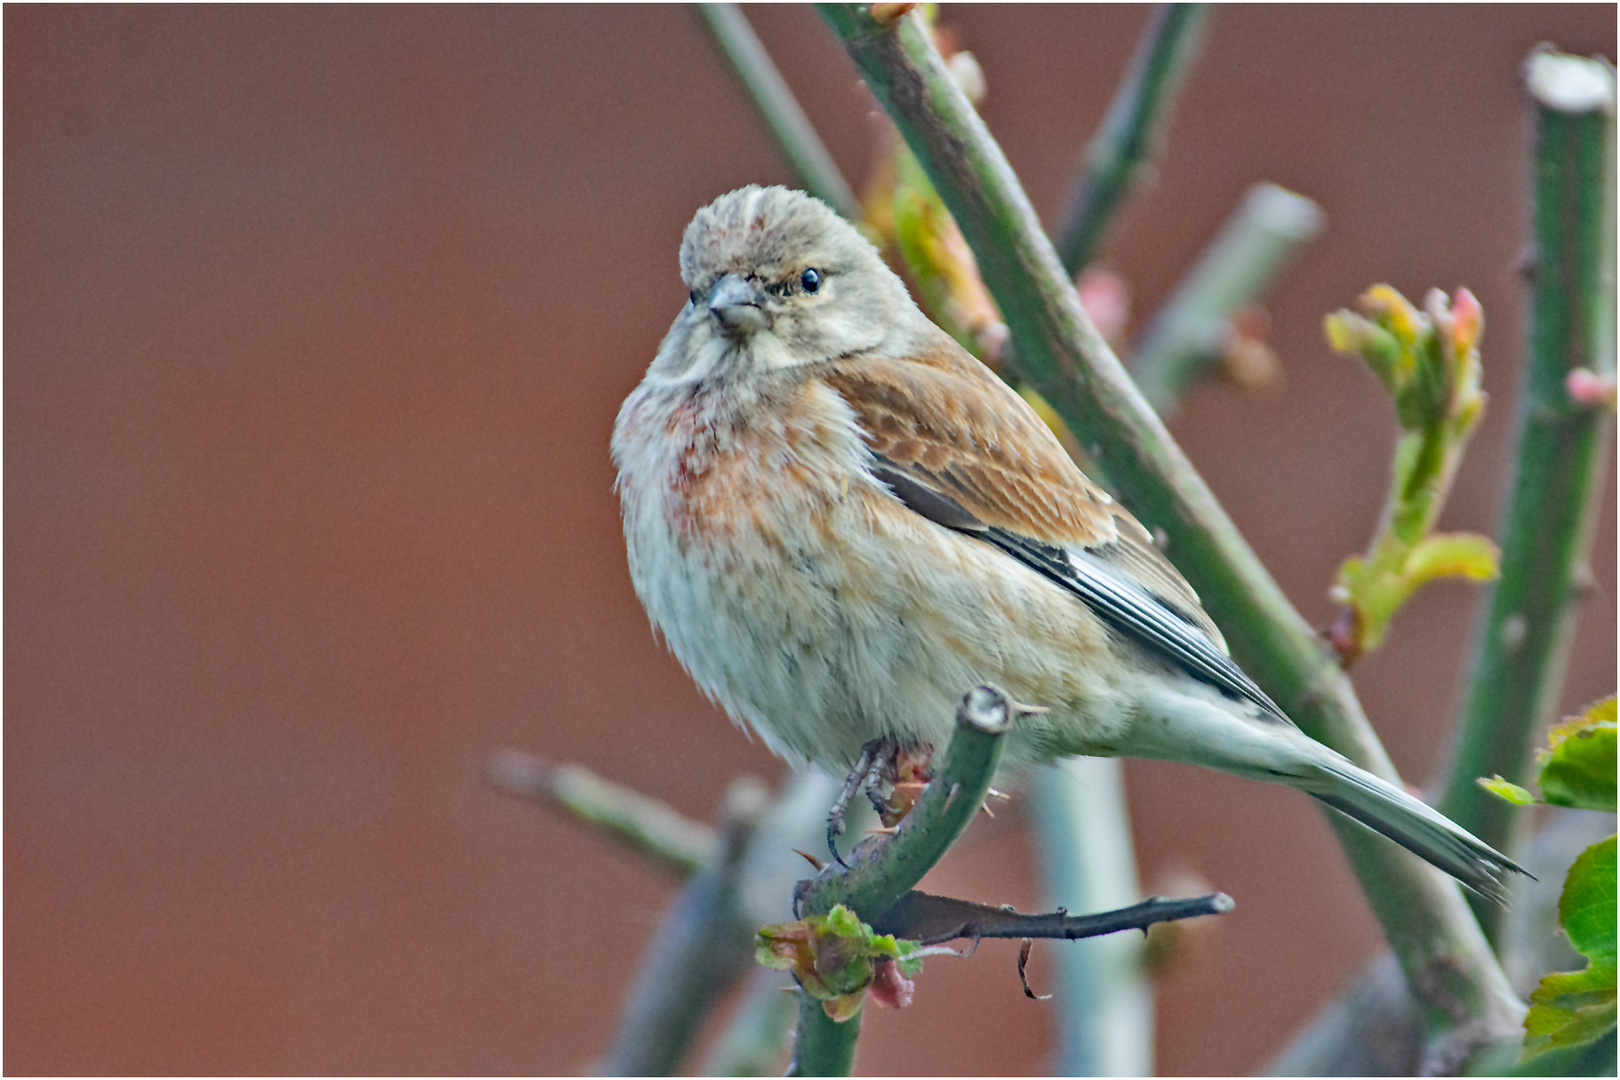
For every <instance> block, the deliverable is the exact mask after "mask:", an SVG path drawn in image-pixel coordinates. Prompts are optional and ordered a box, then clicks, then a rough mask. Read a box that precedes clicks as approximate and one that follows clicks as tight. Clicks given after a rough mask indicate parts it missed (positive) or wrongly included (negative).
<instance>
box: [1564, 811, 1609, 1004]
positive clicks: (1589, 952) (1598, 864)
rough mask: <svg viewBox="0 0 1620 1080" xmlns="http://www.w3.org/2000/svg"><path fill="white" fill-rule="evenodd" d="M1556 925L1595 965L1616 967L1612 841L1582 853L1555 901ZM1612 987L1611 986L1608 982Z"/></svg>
mask: <svg viewBox="0 0 1620 1080" xmlns="http://www.w3.org/2000/svg"><path fill="white" fill-rule="evenodd" d="M1558 923H1559V925H1560V926H1562V927H1563V928H1564V933H1566V934H1568V935H1569V940H1570V944H1572V945H1574V946H1575V948H1576V949H1577V950H1578V951H1579V952H1580V954H1581V955H1582V956H1584V957H1586V958H1587V959H1588V960H1591V961H1593V962H1594V963H1607V964H1609V966H1610V967H1611V968H1612V967H1613V966H1614V964H1615V959H1616V957H1615V941H1614V939H1615V838H1614V837H1612V836H1611V837H1609V838H1608V839H1607V840H1602V841H1599V842H1598V843H1596V844H1593V845H1592V846H1591V847H1589V848H1587V849H1586V850H1585V851H1583V852H1581V854H1580V857H1579V858H1577V859H1576V860H1575V863H1574V865H1572V866H1571V867H1570V868H1569V876H1568V877H1567V878H1565V879H1564V892H1563V895H1562V896H1560V897H1559V898H1558ZM1611 985H1612V983H1611Z"/></svg>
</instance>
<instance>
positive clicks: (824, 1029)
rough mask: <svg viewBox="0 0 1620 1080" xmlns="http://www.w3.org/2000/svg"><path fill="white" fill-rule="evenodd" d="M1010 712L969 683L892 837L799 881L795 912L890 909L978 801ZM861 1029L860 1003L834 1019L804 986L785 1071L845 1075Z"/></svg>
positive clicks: (1001, 700)
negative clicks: (930, 773) (934, 765)
mask: <svg viewBox="0 0 1620 1080" xmlns="http://www.w3.org/2000/svg"><path fill="white" fill-rule="evenodd" d="M1016 714H1017V706H1015V705H1013V704H1012V703H1011V702H1010V701H1009V700H1008V699H1007V698H1006V696H1005V695H1003V694H1002V693H1001V692H1000V691H997V690H992V689H991V688H989V687H984V686H981V687H977V688H976V689H973V690H970V691H969V692H968V693H967V696H965V697H964V698H963V699H962V704H961V705H960V706H958V708H957V710H956V730H955V732H954V733H953V734H952V736H951V741H950V743H949V744H948V745H947V746H946V747H945V749H944V751H943V754H942V755H941V763H940V765H939V767H938V770H937V771H936V772H935V774H934V778H933V779H932V780H931V781H929V783H928V788H927V790H926V791H924V792H923V795H922V797H921V798H920V799H918V800H917V805H916V806H914V807H912V809H911V813H909V814H907V815H906V819H905V820H904V821H903V822H901V823H900V827H899V829H898V830H897V831H896V832H895V834H894V835H893V836H879V837H873V838H870V839H867V840H865V841H862V843H861V844H859V845H858V846H857V847H856V848H855V850H854V851H853V852H851V853H850V855H849V858H848V863H849V867H848V869H847V870H846V869H844V868H842V867H839V866H837V864H833V865H831V866H829V867H827V869H825V870H824V871H823V872H822V873H821V874H820V875H818V876H817V877H815V878H814V879H812V880H810V881H807V882H804V883H803V887H802V888H801V890H800V892H799V894H798V900H799V910H800V913H801V914H802V915H806V916H810V915H826V914H827V913H828V912H830V911H832V909H833V908H834V907H835V906H838V905H840V904H841V905H843V906H844V907H846V908H848V909H850V910H851V911H853V912H854V913H855V914H856V915H857V916H858V917H861V918H862V919H864V920H866V921H870V920H871V919H873V918H875V917H876V916H879V915H882V914H883V913H884V912H886V911H888V910H889V909H890V908H892V907H893V906H894V905H895V904H896V902H898V901H899V900H900V899H901V897H903V896H905V895H906V893H907V892H909V891H910V890H911V887H912V886H914V885H916V884H917V882H919V881H921V880H922V876H923V875H924V874H926V873H927V872H928V871H929V870H930V869H931V868H932V867H933V865H934V864H935V863H936V862H938V861H939V859H940V856H942V855H944V854H945V851H946V849H947V848H949V847H950V846H951V844H952V843H953V842H955V840H956V838H957V837H958V836H960V835H962V831H963V830H964V829H966V828H967V827H968V823H969V822H970V821H972V820H973V818H974V816H975V815H977V814H978V812H979V808H980V807H982V806H983V805H984V797H985V794H986V793H987V792H989V790H990V780H991V777H993V776H994V775H995V771H996V765H997V764H999V762H1000V761H1001V751H1002V744H1003V739H1002V736H1003V735H1005V734H1006V733H1007V731H1008V729H1009V728H1010V727H1011V726H1012V724H1013V722H1014V720H1015V718H1016ZM859 1035H860V1011H859V1009H857V1011H856V1012H855V1014H854V1015H853V1016H851V1017H850V1018H849V1019H847V1020H844V1021H841V1022H840V1021H834V1020H832V1019H831V1018H829V1017H828V1016H827V1013H826V1011H825V1010H824V1009H823V1008H822V1003H821V1002H820V1001H819V1000H817V999H816V998H814V997H812V996H811V995H810V994H808V993H802V994H801V995H800V1002H799V1028H798V1035H797V1038H796V1040H795V1042H794V1047H793V1064H792V1066H791V1067H790V1068H789V1070H788V1075H789V1076H842V1075H848V1073H849V1069H850V1067H851V1065H852V1064H853V1063H854V1060H855V1042H856V1039H857V1038H858V1037H859Z"/></svg>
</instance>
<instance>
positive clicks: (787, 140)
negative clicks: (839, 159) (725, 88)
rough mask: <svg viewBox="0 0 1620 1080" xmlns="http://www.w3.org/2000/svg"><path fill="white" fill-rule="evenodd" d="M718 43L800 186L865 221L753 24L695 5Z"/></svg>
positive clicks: (732, 10) (728, 11) (725, 8)
mask: <svg viewBox="0 0 1620 1080" xmlns="http://www.w3.org/2000/svg"><path fill="white" fill-rule="evenodd" d="M692 6H693V8H694V9H696V11H697V14H698V16H699V17H700V18H701V19H702V20H703V25H704V26H706V27H707V28H708V30H709V33H710V35H712V36H713V38H714V43H715V44H716V45H717V46H718V47H719V49H720V51H721V52H722V53H724V54H725V57H726V59H727V60H729V61H730V62H731V70H732V71H733V72H735V73H736V76H737V78H738V80H740V81H741V82H742V85H743V89H744V90H746V91H748V100H749V101H751V102H753V104H754V108H755V109H757V110H758V111H759V115H760V118H761V119H762V120H764V121H765V126H766V127H767V128H768V129H769V130H770V133H771V135H772V136H773V137H774V138H775V139H776V147H777V149H778V150H780V151H782V154H783V156H784V157H786V158H787V160H788V164H789V165H791V166H792V167H793V171H794V173H796V174H797V175H798V178H799V185H800V186H801V187H803V188H804V190H805V191H808V192H809V193H810V194H812V195H814V196H815V197H816V198H818V199H820V200H821V201H822V202H824V203H826V204H827V205H828V206H830V207H832V208H833V209H834V210H837V211H838V212H839V214H841V215H843V216H844V217H845V218H847V219H848V220H850V221H857V220H859V219H860V215H861V207H860V204H859V203H858V202H857V201H856V199H855V193H854V192H852V191H851V190H850V189H849V185H848V184H847V183H845V182H844V175H843V173H841V172H839V171H838V166H837V164H836V163H835V162H834V161H833V159H832V155H831V154H830V153H828V152H827V147H826V145H825V144H824V143H822V141H821V137H820V136H819V135H817V134H816V129H815V128H814V127H813V126H811V124H810V120H809V118H808V117H806V116H805V115H804V110H803V109H801V108H799V102H798V99H797V98H795V97H794V96H793V91H792V90H789V89H788V84H787V83H786V82H785V81H784V80H783V78H782V73H781V72H779V71H777V70H776V65H775V64H774V63H773V62H772V61H771V57H770V54H769V53H767V52H766V51H765V46H763V45H761V44H760V42H759V38H758V37H757V36H756V35H755V34H754V28H753V27H751V26H749V25H748V18H747V16H745V15H744V14H743V13H742V9H741V8H739V7H738V6H737V5H736V4H694V5H692Z"/></svg>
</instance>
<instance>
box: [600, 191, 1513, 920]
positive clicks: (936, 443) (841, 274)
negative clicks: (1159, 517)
mask: <svg viewBox="0 0 1620 1080" xmlns="http://www.w3.org/2000/svg"><path fill="white" fill-rule="evenodd" d="M680 264H681V277H682V278H683V279H684V280H685V282H686V286H687V288H688V289H690V290H691V294H690V301H689V303H688V304H687V305H686V306H685V308H684V309H683V310H682V311H681V313H680V314H679V315H678V316H677V317H676V319H675V323H674V325H673V326H671V327H670V330H669V333H668V335H666V336H665V338H664V341H663V344H662V345H661V346H660V347H659V350H658V355H657V356H656V357H654V359H653V362H652V364H651V366H650V367H649V368H648V369H647V374H646V377H645V378H644V379H643V380H642V382H641V385H640V386H638V387H637V388H636V389H635V391H634V392H633V393H632V394H631V395H630V397H629V398H628V399H627V400H626V401H625V403H624V407H623V408H622V409H621V410H620V412H619V418H618V422H617V424H616V425H615V426H614V431H613V459H614V462H615V463H616V465H617V467H618V491H619V496H620V499H621V501H622V506H623V511H624V533H625V541H626V545H627V547H628V549H629V556H630V576H631V580H632V582H633V583H634V585H635V589H636V593H637V595H638V596H639V597H640V598H641V602H642V603H643V605H645V607H646V609H647V612H648V614H649V615H650V616H651V617H652V622H653V625H654V627H655V628H656V629H657V630H658V631H659V632H660V633H661V634H662V635H663V637H664V640H665V641H666V642H667V643H668V645H669V647H670V649H671V650H672V651H673V652H674V654H675V656H676V657H677V658H678V659H679V660H680V662H681V663H682V664H683V665H684V666H685V667H686V670H687V671H688V672H690V673H691V675H692V677H693V678H694V679H695V680H697V683H698V685H699V686H700V687H702V689H703V690H704V692H705V693H707V694H708V695H709V696H710V697H712V698H714V699H715V700H716V701H718V702H719V703H720V704H721V705H723V706H724V707H725V709H726V710H727V711H728V712H729V713H730V714H731V716H732V717H733V718H735V719H736V720H738V721H740V722H743V723H746V724H748V725H750V726H751V727H753V728H754V729H755V730H757V731H758V732H759V733H760V735H761V736H762V737H763V738H764V740H765V742H766V743H767V745H769V746H770V747H771V749H772V750H774V751H775V752H776V753H778V754H781V755H783V756H785V757H787V758H789V759H791V760H793V761H795V762H813V763H816V764H818V765H821V766H824V767H827V768H828V769H831V770H835V771H838V772H843V771H844V770H847V769H848V768H849V767H850V765H851V764H852V763H853V762H855V761H856V760H857V759H858V757H859V756H860V755H861V753H862V751H863V748H866V747H868V746H869V745H870V744H873V743H875V742H876V741H878V740H885V743H884V745H886V746H888V747H893V748H898V749H900V750H908V751H926V750H928V749H931V748H933V747H935V746H938V745H941V744H943V743H944V742H945V741H947V740H948V739H949V737H950V732H951V725H952V717H953V715H954V705H955V702H956V700H957V699H958V698H959V697H960V695H961V694H962V693H963V692H964V691H965V690H967V689H968V688H970V687H973V686H976V685H979V684H980V683H987V682H988V683H994V684H997V685H999V686H1001V687H1003V688H1005V689H1006V690H1007V691H1008V692H1009V693H1010V694H1012V695H1013V696H1014V697H1015V698H1017V699H1018V700H1020V701H1026V702H1031V703H1034V704H1037V705H1041V706H1045V707H1046V709H1047V710H1048V711H1046V712H1045V713H1043V714H1039V715H1033V716H1025V717H1021V718H1020V719H1019V722H1018V724H1017V725H1016V727H1015V728H1014V730H1013V732H1012V734H1011V735H1010V736H1009V740H1010V741H1009V745H1008V748H1007V761H1008V766H1009V767H1010V768H1012V769H1018V768H1020V767H1023V766H1028V765H1031V764H1034V763H1037V762H1041V761H1046V760H1050V759H1052V758H1054V757H1057V756H1060V755H1065V754H1090V755H1099V756H1132V757H1145V758H1165V759H1169V760H1172V761H1185V762H1192V763H1194V764H1198V765H1205V766H1208V767H1210V768H1213V769H1219V770H1221V771H1223V772H1229V773H1234V774H1236V775H1238V776H1245V777H1249V778H1252V779H1256V780H1269V781H1276V782H1279V783H1284V784H1288V785H1290V786H1292V787H1296V788H1299V789H1300V790H1302V791H1305V792H1308V793H1309V794H1311V795H1314V796H1316V797H1317V798H1318V799H1321V800H1322V801H1323V802H1325V803H1327V804H1328V805H1330V806H1333V807H1334V808H1336V809H1338V810H1341V811H1343V812H1344V813H1346V814H1348V815H1350V816H1351V817H1352V818H1354V819H1355V820H1357V821H1359V822H1361V823H1362V824H1364V825H1367V826H1369V827H1371V828H1373V829H1376V830H1377V831H1378V832H1381V833H1383V834H1384V835H1385V836H1388V837H1389V838H1391V839H1392V840H1394V841H1396V842H1397V843H1400V844H1402V845H1404V846H1405V847H1407V848H1409V849H1410V850H1412V851H1414V852H1416V853H1417V854H1419V855H1421V856H1422V857H1423V858H1425V859H1427V860H1428V861H1430V862H1431V863H1433V864H1434V865H1436V866H1438V867H1440V868H1441V869H1442V870H1445V871H1446V872H1447V873H1449V874H1451V875H1453V876H1454V877H1456V878H1457V879H1458V880H1460V881H1461V882H1463V884H1465V885H1467V886H1468V887H1469V888H1472V889H1474V890H1476V891H1478V892H1481V893H1485V894H1488V895H1492V896H1501V895H1502V885H1501V878H1502V876H1503V874H1504V873H1505V871H1507V870H1518V869H1519V868H1518V867H1517V866H1515V865H1514V864H1513V863H1512V862H1510V861H1509V860H1508V859H1507V858H1506V857H1505V856H1503V855H1501V854H1499V853H1498V852H1496V851H1494V850H1492V849H1491V848H1490V847H1489V846H1487V845H1486V844H1484V843H1483V842H1481V841H1480V840H1478V839H1476V838H1475V837H1473V836H1471V835H1469V834H1468V833H1467V832H1465V831H1464V830H1462V829H1461V828H1459V827H1458V826H1457V825H1455V824H1453V823H1452V822H1451V821H1449V820H1447V819H1446V818H1445V817H1444V816H1442V815H1441V814H1439V813H1438V812H1436V811H1435V810H1433V809H1431V808H1429V807H1428V806H1425V805H1424V804H1423V803H1422V802H1420V801H1418V800H1417V799H1414V798H1413V797H1412V796H1410V795H1408V794H1407V793H1406V792H1404V791H1401V790H1399V789H1397V788H1396V787H1394V786H1392V785H1390V784H1388V783H1386V782H1384V781H1383V780H1380V779H1378V778H1377V777H1375V776H1372V775H1371V774H1369V773H1367V772H1365V771H1364V770H1362V769H1360V768H1358V767H1356V766H1355V765H1354V764H1352V763H1351V762H1350V761H1348V760H1347V759H1345V758H1344V757H1341V756H1340V755H1339V754H1336V753H1334V752H1333V751H1332V750H1329V749H1328V748H1326V747H1324V746H1322V745H1321V744H1319V743H1316V742H1314V741H1313V740H1311V739H1310V738H1308V737H1307V736H1305V735H1304V734H1303V733H1302V732H1300V730H1299V729H1298V728H1297V727H1295V726H1294V724H1293V723H1292V722H1291V721H1290V720H1289V719H1288V717H1287V716H1285V715H1284V714H1283V712H1282V710H1281V709H1280V708H1278V707H1277V705H1276V704H1275V703H1274V702H1273V701H1272V700H1271V699H1270V698H1269V697H1267V696H1266V694H1265V693H1264V691H1262V690H1261V689H1260V688H1259V687H1258V686H1256V685H1255V684H1254V682H1253V681H1252V680H1251V679H1250V678H1249V677H1248V676H1247V675H1245V674H1244V673H1243V672H1242V671H1241V670H1240V669H1239V668H1238V666H1237V665H1236V664H1235V663H1233V662H1232V660H1231V658H1230V657H1229V656H1228V655H1227V649H1226V643H1225V641H1224V640H1223V639H1222V637H1221V633H1220V631H1219V630H1218V629H1216V627H1215V624H1214V623H1213V622H1212V621H1211V620H1210V618H1209V616H1208V615H1207V614H1205V612H1204V610H1203V608H1202V607H1201V606H1200V605H1199V601H1198V596H1197V594H1196V593H1194V592H1193V590H1192V587H1191V586H1189V585H1188V584H1187V582H1186V581H1185V580H1184V579H1183V578H1182V577H1181V575H1180V574H1179V573H1177V572H1176V569H1175V568H1174V567H1173V566H1171V565H1170V563H1169V562H1168V561H1167V560H1166V559H1165V558H1164V556H1163V555H1161V554H1160V553H1159V551H1158V549H1157V548H1156V547H1155V546H1154V544H1153V540H1152V537H1151V536H1150V534H1149V533H1148V531H1147V530H1146V529H1144V528H1143V527H1142V525H1141V524H1140V523H1138V522H1137V520H1136V519H1135V518H1133V517H1132V516H1131V515H1130V514H1129V513H1128V512H1126V510H1125V509H1124V508H1123V507H1121V506H1120V505H1118V504H1117V503H1116V502H1115V501H1114V500H1113V499H1112V498H1111V497H1110V496H1109V495H1108V493H1107V492H1105V491H1103V490H1101V489H1100V488H1098V487H1097V486H1096V485H1094V484H1092V483H1091V482H1090V481H1089V480H1087V479H1086V477H1085V476H1084V475H1083V474H1082V473H1081V472H1080V470H1079V469H1078V468H1076V467H1075V465H1074V463H1073V462H1072V461H1071V460H1070V459H1069V456H1068V455H1067V454H1066V453H1065V452H1064V450H1063V448H1062V446H1061V445H1060V444H1059V443H1058V441H1057V439H1056V438H1055V437H1054V436H1053V435H1052V432H1051V431H1050V430H1049V429H1048V428H1047V426H1046V425H1045V424H1044V423H1042V421H1041V420H1040V418H1039V417H1037V416H1036V415H1035V413H1034V411H1033V410H1031V409H1030V407H1029V406H1028V405H1027V404H1026V403H1025V402H1024V401H1023V399H1022V398H1020V397H1019V396H1018V395H1017V394H1016V393H1015V392H1014V391H1013V390H1012V389H1011V388H1009V387H1008V386H1007V385H1006V384H1005V383H1003V382H1002V381H1001V380H1000V379H999V378H997V377H996V376H995V374H994V373H992V372H991V371H990V370H989V369H987V368H985V367H984V366H983V365H982V364H980V363H979V362H978V361H977V360H975V359H974V358H973V357H972V356H971V355H969V354H968V353H967V352H966V351H964V350H963V349H962V348H961V347H960V346H959V345H957V344H956V342H955V341H953V340H952V339H951V338H950V337H949V336H948V335H947V334H945V333H944V332H943V331H942V330H940V329H939V328H938V327H936V326H935V325H934V324H933V323H931V322H930V321H929V320H928V318H927V317H926V316H925V315H923V313H922V312H921V311H920V310H919V309H918V308H917V306H916V305H915V304H914V303H913V302H912V300H911V297H910V296H909V295H908V294H907V292H906V288H905V286H904V284H903V283H902V282H901V281H900V279H899V278H898V277H896V276H895V274H894V273H893V272H892V271H891V270H890V269H889V268H888V267H887V266H886V265H884V263H883V260H882V259H881V258H880V257H879V255H878V253H877V251H876V250H875V249H874V248H873V247H872V246H871V244H869V243H868V242H867V241H866V240H865V239H863V238H862V237H861V235H860V234H859V233H858V232H856V231H855V229H854V228H853V227H851V226H850V225H849V224H848V223H846V222H844V221H843V220H841V219H840V218H839V217H838V216H837V215H836V214H834V213H833V212H832V211H831V210H830V209H828V208H827V207H826V206H825V205H823V204H822V203H820V202H819V201H817V200H815V199H812V198H810V197H809V196H808V195H805V194H803V193H801V192H796V191H789V190H787V189H785V188H761V187H746V188H742V189H740V190H738V191H733V192H731V193H730V194H728V195H724V196H721V197H720V198H719V199H717V200H715V201H714V202H713V203H712V204H710V205H709V206H706V207H704V208H703V209H702V210H699V211H698V213H697V216H696V217H695V218H693V220H692V223H691V225H690V226H688V228H687V230H686V236H685V239H684V240H683V241H682V244H681V257H680Z"/></svg>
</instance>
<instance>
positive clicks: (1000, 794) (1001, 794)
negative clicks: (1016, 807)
mask: <svg viewBox="0 0 1620 1080" xmlns="http://www.w3.org/2000/svg"><path fill="white" fill-rule="evenodd" d="M985 794H986V795H988V796H990V797H991V798H992V799H1000V800H1002V801H1003V802H1012V796H1011V795H1009V794H1007V793H1006V792H1005V791H997V790H996V789H995V788H990V789H989V790H988V791H986V792H985Z"/></svg>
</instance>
